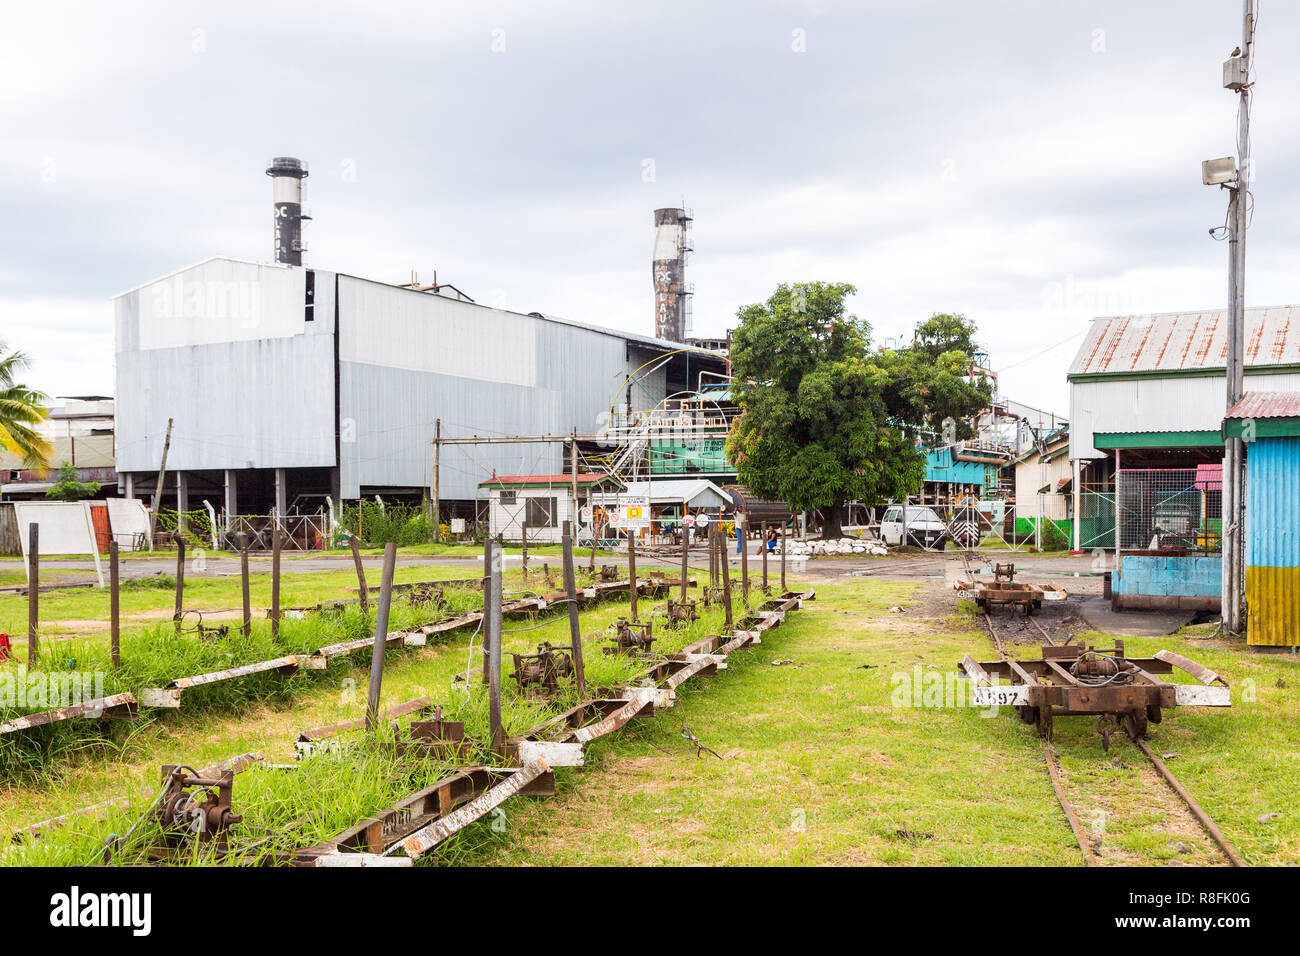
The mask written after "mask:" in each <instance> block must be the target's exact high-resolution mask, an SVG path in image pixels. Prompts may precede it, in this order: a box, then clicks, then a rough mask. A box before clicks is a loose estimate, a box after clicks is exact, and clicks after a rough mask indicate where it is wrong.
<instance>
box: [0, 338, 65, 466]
mask: <svg viewBox="0 0 1300 956" xmlns="http://www.w3.org/2000/svg"><path fill="white" fill-rule="evenodd" d="M28 364H29V360H28V358H27V355H26V353H24V352H10V351H9V350H8V349H7V348H6V347H5V344H4V343H3V342H0V446H3V447H4V449H5V450H6V451H8V452H11V453H13V454H15V455H18V456H19V457H21V458H22V462H23V465H24V466H25V467H27V468H39V469H44V468H48V467H49V464H50V455H52V454H53V453H54V450H53V448H52V447H51V446H50V443H49V442H48V441H46V440H45V439H44V438H42V437H41V436H40V434H38V433H37V432H36V430H35V429H34V428H33V427H32V426H33V425H37V424H39V423H40V422H43V421H44V420H45V417H46V415H48V414H49V412H48V410H47V409H46V407H45V403H46V402H48V401H49V399H48V398H47V397H46V396H45V395H44V394H42V393H41V392H38V391H36V390H35V389H33V388H28V387H27V386H26V385H21V384H19V383H18V381H17V378H18V375H19V374H20V373H21V372H23V371H24V370H26V368H27V366H28Z"/></svg>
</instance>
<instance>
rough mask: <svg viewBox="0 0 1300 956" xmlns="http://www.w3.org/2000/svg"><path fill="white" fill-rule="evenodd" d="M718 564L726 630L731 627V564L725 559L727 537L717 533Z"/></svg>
mask: <svg viewBox="0 0 1300 956" xmlns="http://www.w3.org/2000/svg"><path fill="white" fill-rule="evenodd" d="M717 539H718V566H719V567H720V568H721V569H722V601H723V604H724V605H725V606H726V610H727V630H728V631H730V630H731V628H732V618H731V564H730V562H729V561H728V560H727V537H726V535H724V534H718V535H717Z"/></svg>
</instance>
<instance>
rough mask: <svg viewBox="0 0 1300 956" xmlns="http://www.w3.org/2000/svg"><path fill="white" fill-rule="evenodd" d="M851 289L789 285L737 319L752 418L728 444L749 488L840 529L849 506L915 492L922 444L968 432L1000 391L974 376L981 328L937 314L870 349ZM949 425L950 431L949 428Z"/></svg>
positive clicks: (743, 385) (741, 379)
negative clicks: (891, 343)
mask: <svg viewBox="0 0 1300 956" xmlns="http://www.w3.org/2000/svg"><path fill="white" fill-rule="evenodd" d="M855 291H856V290H855V288H854V287H853V286H852V285H851V284H849V283H845V282H838V283H829V282H810V283H806V284H802V285H787V284H782V285H780V286H778V287H777V289H776V291H775V292H773V293H772V295H771V296H770V297H769V298H768V300H767V301H766V302H764V303H756V304H754V305H749V306H745V307H744V308H742V309H740V310H739V312H738V313H737V317H738V318H739V319H740V324H739V326H738V327H737V328H736V330H735V331H734V332H733V333H732V338H731V364H732V373H733V376H734V377H733V381H732V389H733V392H734V395H735V398H736V401H737V403H738V404H739V406H740V408H741V410H742V414H741V415H740V416H739V417H738V418H737V419H736V422H735V424H734V425H733V426H732V430H731V433H730V435H729V436H728V438H727V453H728V456H729V458H730V459H731V461H732V462H734V463H735V465H736V468H737V471H738V472H739V480H740V482H741V484H743V485H745V486H746V487H748V488H749V489H750V490H751V491H752V492H753V493H754V494H756V495H758V496H760V497H764V498H773V499H777V500H781V501H786V502H788V503H789V504H790V506H791V507H792V508H794V509H796V510H800V511H804V510H813V509H821V510H822V512H823V518H824V534H826V535H827V536H828V537H830V536H834V535H838V534H839V512H840V509H841V507H842V506H843V505H844V504H845V503H846V502H849V501H855V500H857V501H863V502H865V503H867V504H869V505H874V504H878V503H880V502H882V501H885V500H888V499H891V498H895V499H897V498H902V497H904V496H905V495H908V494H912V493H914V492H916V491H917V490H918V489H919V488H920V486H921V483H922V481H923V479H924V476H925V456H924V453H923V452H922V451H921V450H920V449H919V448H918V443H920V442H921V441H923V440H928V441H930V442H931V443H937V436H938V435H940V434H943V433H945V431H946V433H947V434H948V435H949V436H950V437H952V438H964V437H969V436H970V434H971V433H972V432H971V427H970V424H969V422H968V421H967V419H969V418H970V417H971V416H973V415H974V414H975V413H977V412H978V411H980V410H981V409H983V408H984V407H986V406H987V405H988V403H989V399H990V388H989V384H988V382H987V380H986V379H985V378H984V376H983V375H982V374H975V375H974V376H972V374H971V370H972V361H971V359H972V355H973V353H974V351H975V347H974V344H973V338H974V335H975V327H974V325H973V324H972V323H970V322H969V321H968V320H967V319H966V318H965V317H963V316H960V315H948V314H938V315H934V316H932V317H931V318H929V319H927V320H925V321H924V322H921V323H920V324H919V325H917V327H916V334H915V337H914V339H913V341H912V343H911V344H910V345H908V346H906V347H904V348H900V349H880V348H875V347H873V346H872V343H871V327H870V325H869V324H868V323H867V322H865V321H863V320H861V319H859V318H857V317H856V316H853V315H849V314H847V312H846V309H845V304H844V300H845V298H846V297H847V296H849V295H851V294H853V293H854V292H855ZM945 424H946V426H947V428H946V429H945Z"/></svg>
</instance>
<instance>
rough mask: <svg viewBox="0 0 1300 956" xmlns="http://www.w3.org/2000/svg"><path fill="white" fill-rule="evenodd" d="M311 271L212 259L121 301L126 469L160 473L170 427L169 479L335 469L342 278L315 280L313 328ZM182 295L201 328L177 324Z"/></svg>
mask: <svg viewBox="0 0 1300 956" xmlns="http://www.w3.org/2000/svg"><path fill="white" fill-rule="evenodd" d="M303 272H304V270H302V269H289V268H288V267H285V266H275V265H266V264H257V263H247V262H239V261H237V260H220V261H217V262H213V261H209V262H206V263H200V264H199V265H197V266H192V267H190V269H188V270H181V272H179V273H174V274H173V275H172V276H170V277H166V278H164V279H159V280H157V281H155V282H152V283H148V284H146V285H143V286H140V287H139V288H137V289H134V290H132V291H130V292H126V293H123V294H122V295H120V296H118V297H117V298H116V299H115V300H114V306H115V308H116V313H117V314H116V337H117V395H118V401H117V423H116V428H117V468H118V471H120V472H146V473H150V472H157V470H158V462H159V459H160V458H161V456H162V445H163V436H164V434H165V432H166V429H167V419H168V418H172V419H174V425H173V429H172V443H171V448H170V450H169V451H168V454H167V467H168V470H169V471H199V470H204V469H223V468H250V467H251V468H299V467H323V466H324V467H327V466H331V465H333V464H334V463H335V454H334V375H333V367H334V334H333V333H334V278H333V274H332V273H324V272H317V275H316V307H315V309H314V313H315V319H314V321H311V322H307V321H305V303H304V292H303V288H304V280H303ZM178 282H179V286H178V285H177V283H178ZM206 283H212V284H214V285H213V289H214V290H215V291H213V293H212V296H211V297H209V295H208V292H207V291H205V290H207V288H208V287H207V285H206ZM232 284H233V285H232ZM178 287H179V288H180V289H181V290H182V291H181V292H180V293H179V298H178V293H177V291H176V290H177V288H178ZM168 289H169V290H170V292H168V293H166V294H164V292H163V291H160V290H168ZM232 289H233V290H234V291H235V294H234V298H232V293H231V290H232ZM186 290H196V291H195V292H194V295H195V296H196V297H197V298H196V299H195V300H194V301H195V305H194V306H193V307H192V310H191V311H193V310H198V313H199V318H198V319H196V318H195V316H193V315H191V316H189V317H188V318H185V317H184V316H183V315H182V317H181V320H176V321H173V320H174V319H176V317H175V316H174V315H173V312H174V310H175V308H176V307H177V304H178V301H179V303H180V305H181V306H182V307H183V305H184V301H185V297H186V296H187V295H189V294H190V293H189V292H188V291H186ZM240 290H244V291H240ZM222 296H224V297H225V311H224V312H223V311H222V308H221V304H222V303H221V299H222ZM168 297H170V301H165V300H167V299H168ZM200 300H201V302H202V306H201V307H200V305H199V304H198V302H199V301H200ZM253 302H256V303H258V305H257V306H256V309H257V311H256V312H255V313H252V312H250V313H249V314H248V315H241V311H242V310H243V305H244V304H248V303H253ZM275 303H278V305H277V304H275ZM210 305H214V306H215V307H213V308H210V307H209V306H210ZM268 310H269V311H268ZM286 310H288V314H282V313H285V311H286ZM246 323H250V324H246ZM172 325H175V328H171V327H170V326H172ZM182 332H184V335H182V334H181V333H182ZM223 337H224V339H225V340H222V341H217V340H218V339H222V338H223ZM160 343H172V344H168V345H166V346H163V345H161V344H160Z"/></svg>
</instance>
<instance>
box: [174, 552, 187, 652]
mask: <svg viewBox="0 0 1300 956" xmlns="http://www.w3.org/2000/svg"><path fill="white" fill-rule="evenodd" d="M175 605H176V606H175V610H173V611H172V623H173V624H174V625H175V627H176V633H177V634H179V633H180V632H181V618H182V617H184V616H185V537H184V535H182V534H181V533H180V532H179V531H178V532H177V533H176V602H175Z"/></svg>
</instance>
